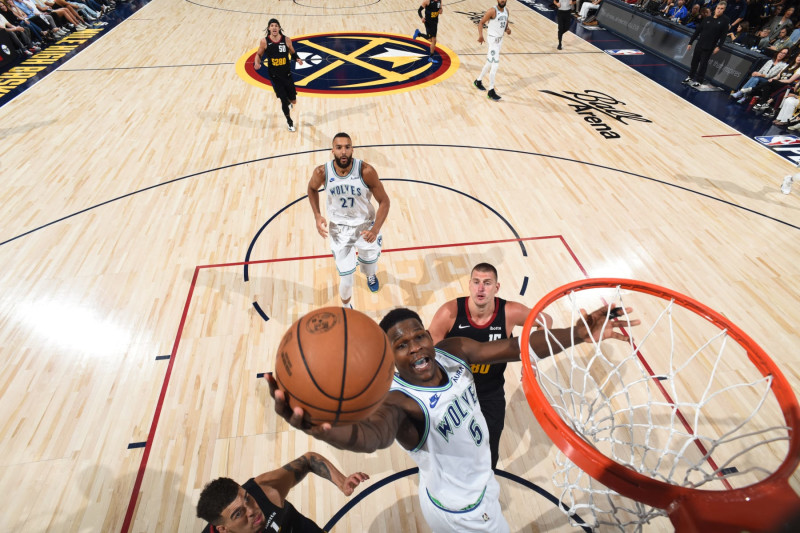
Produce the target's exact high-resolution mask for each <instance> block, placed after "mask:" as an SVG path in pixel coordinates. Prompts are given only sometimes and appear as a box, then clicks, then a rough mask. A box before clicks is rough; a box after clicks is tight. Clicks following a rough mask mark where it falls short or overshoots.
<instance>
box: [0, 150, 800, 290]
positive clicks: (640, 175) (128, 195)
mask: <svg viewBox="0 0 800 533" xmlns="http://www.w3.org/2000/svg"><path fill="white" fill-rule="evenodd" d="M357 148H437V149H441V148H463V149H467V150H488V151H493V152H505V153H510V154H521V155H531V156H535V157H545V158H548V159H555V160H558V161H566V162H569V163H577V164H580V165H586V166H590V167H596V168H602V169H604V170H610V171H611V172H616V173H619V174H623V175H626V176H632V177H635V178H640V179H643V180H647V181H652V182H654V183H660V184H661V185H666V186H667V187H672V188H674V189H678V190H682V191H685V192H688V193H692V194H696V195H698V196H702V197H704V198H708V199H709V200H714V201H716V202H720V203H722V204H725V205H727V206H730V207H733V208H735V209H740V210H742V211H745V212H747V213H751V214H754V215H757V216H759V217H762V218H766V219H768V220H772V221H773V222H777V223H779V224H783V225H784V226H787V227H790V228H793V229H798V230H800V226H796V225H794V224H791V223H789V222H786V221H785V220H781V219H779V218H776V217H773V216H770V215H767V214H766V213H762V212H760V211H756V210H755V209H750V208H749V207H744V206H742V205H739V204H736V203H733V202H730V201H728V200H723V199H722V198H717V197H715V196H712V195H710V194H707V193H704V192H699V191H695V190H692V189H690V188H688V187H684V186H683V185H677V184H674V183H668V182H666V181H663V180H659V179H656V178H651V177H649V176H645V175H643V174H637V173H635V172H630V171H628V170H621V169H618V168H614V167H609V166H607V165H600V164H598V163H592V162H590V161H581V160H579V159H570V158H568V157H562V156H556V155H548V154H540V153H538V152H528V151H525V150H512V149H508V148H493V147H489V146H466V145H458V144H428V143H401V144H367V145H360V146H357ZM328 151H330V148H320V149H316V150H303V151H300V152H293V153H289V154H279V155H272V156H267V157H260V158H258V159H251V160H250V161H242V162H239V163H231V164H229V165H223V166H221V167H217V168H212V169H208V170H201V171H199V172H195V173H193V174H187V175H186V176H181V177H179V178H175V179H171V180H168V181H165V182H163V183H157V184H155V185H150V186H149V187H145V188H143V189H139V190H136V191H133V192H129V193H127V194H123V195H122V196H117V197H116V198H112V199H110V200H106V201H105V202H101V203H99V204H95V205H93V206H91V207H87V208H85V209H81V210H80V211H76V212H75V213H72V214H70V215H66V216H63V217H61V218H58V219H56V220H53V221H52V222H48V223H46V224H42V225H41V226H38V227H36V228H33V229H31V230H28V231H26V232H24V233H20V234H19V235H16V236H14V237H11V238H9V239H6V240H4V241H0V246H3V245H4V244H8V243H10V242H13V241H15V240H17V239H21V238H22V237H25V236H27V235H30V234H31V233H35V232H37V231H39V230H42V229H44V228H46V227H49V226H52V225H54V224H57V223H59V222H63V221H65V220H68V219H70V218H72V217H75V216H78V215H81V214H83V213H87V212H89V211H91V210H92V209H97V208H98V207H102V206H105V205H108V204H111V203H114V202H116V201H119V200H122V199H124V198H129V197H131V196H134V195H136V194H140V193H143V192H145V191H150V190H153V189H156V188H158V187H163V186H166V185H170V184H173V183H175V182H178V181H182V180H185V179H189V178H195V177H198V176H203V175H205V174H211V173H214V172H218V171H220V170H225V169H228V168H235V167H239V166H242V165H249V164H252V163H258V162H260V161H268V160H270V159H279V158H282V157H293V156H296V155H303V154H313V153H317V152H328ZM398 181H399V180H398ZM405 181H413V180H405ZM436 185H437V186H438V187H443V188H448V187H446V186H444V185H439V184H436ZM452 190H454V191H455V189H452ZM456 192H458V191H456ZM460 194H461V193H460ZM300 200H302V198H299V199H297V200H295V201H294V202H292V204H289V205H287V206H286V207H284V208H282V209H281V211H279V212H278V213H276V214H275V215H273V217H272V218H271V219H270V220H272V219H273V218H275V216H277V215H278V214H280V213H281V212H282V211H284V210H285V209H287V208H288V207H290V206H291V205H293V204H294V203H297V202H299V201H300ZM245 281H246V280H245Z"/></svg>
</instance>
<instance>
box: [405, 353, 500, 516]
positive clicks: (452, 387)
mask: <svg viewBox="0 0 800 533" xmlns="http://www.w3.org/2000/svg"><path fill="white" fill-rule="evenodd" d="M436 364H438V365H439V366H440V367H441V368H442V369H443V370H444V371H445V373H446V374H447V377H448V379H447V383H445V384H444V385H442V386H441V387H417V386H415V385H411V384H409V383H406V382H405V381H403V380H402V379H401V378H400V376H399V375H397V374H395V376H394V380H393V381H392V386H391V390H396V391H400V392H402V393H403V394H405V395H407V396H409V397H411V398H413V399H415V400H416V401H417V403H418V404H419V405H420V407H421V408H422V412H423V413H424V414H425V430H424V433H423V435H422V438H421V439H420V443H419V444H418V445H417V447H416V448H414V449H413V450H408V453H409V455H410V456H411V458H412V459H413V460H414V461H415V462H416V463H417V466H419V476H420V478H421V482H422V484H424V486H425V487H426V488H427V491H428V494H427V495H425V494H420V498H425V497H429V498H430V499H431V501H433V502H434V504H436V505H437V507H440V508H442V509H445V510H448V511H454V512H459V511H468V510H469V509H470V508H471V507H474V506H476V505H477V504H478V503H480V501H481V499H482V497H483V493H484V490H485V489H486V484H487V483H488V482H489V479H490V478H491V477H492V476H493V475H494V473H493V472H492V466H491V462H492V459H491V452H490V451H489V431H488V429H487V427H486V420H485V419H484V418H483V414H482V413H481V409H480V405H479V404H478V394H477V393H476V392H475V382H474V381H473V379H472V372H470V367H469V365H468V364H467V363H465V362H464V361H462V360H461V359H459V358H457V357H455V356H453V355H451V354H449V353H447V352H445V351H443V350H439V349H436Z"/></svg>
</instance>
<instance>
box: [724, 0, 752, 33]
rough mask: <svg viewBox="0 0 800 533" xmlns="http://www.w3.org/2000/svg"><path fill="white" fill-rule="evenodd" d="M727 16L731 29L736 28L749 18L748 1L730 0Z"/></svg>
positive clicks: (726, 11) (726, 10) (726, 9)
mask: <svg viewBox="0 0 800 533" xmlns="http://www.w3.org/2000/svg"><path fill="white" fill-rule="evenodd" d="M725 16H726V17H728V19H729V20H730V21H731V29H734V28H736V27H737V26H738V25H739V23H740V22H742V21H743V20H744V18H745V17H746V16H747V0H728V7H727V8H725ZM748 26H749V24H748Z"/></svg>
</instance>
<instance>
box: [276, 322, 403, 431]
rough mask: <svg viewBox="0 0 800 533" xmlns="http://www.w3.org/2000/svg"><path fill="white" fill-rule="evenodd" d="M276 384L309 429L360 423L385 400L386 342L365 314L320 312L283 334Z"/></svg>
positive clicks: (390, 366) (390, 368) (389, 365)
mask: <svg viewBox="0 0 800 533" xmlns="http://www.w3.org/2000/svg"><path fill="white" fill-rule="evenodd" d="M276 359H277V360H276V363H275V380H276V381H277V382H278V386H279V387H280V388H281V390H283V391H284V392H285V393H286V396H287V398H288V400H289V405H290V406H291V407H292V408H294V407H302V408H303V410H304V411H305V412H306V414H307V416H308V417H309V419H310V422H311V423H312V424H321V423H323V422H330V423H331V424H332V425H343V424H348V423H352V422H357V421H359V420H363V419H364V418H366V417H367V416H369V415H370V414H371V413H372V412H373V411H374V410H375V409H376V408H377V407H378V406H379V405H380V404H381V402H382V401H383V398H384V396H386V393H387V392H388V391H389V386H390V384H391V381H392V376H393V374H394V355H393V354H392V349H391V346H390V345H389V339H388V338H387V337H386V334H385V333H384V332H383V330H382V329H381V328H380V326H378V324H377V323H376V322H375V321H374V320H372V319H371V318H369V317H368V316H367V315H365V314H364V313H360V312H358V311H355V310H353V309H345V308H342V307H323V308H322V309H317V310H315V311H312V312H310V313H308V314H307V315H305V316H303V317H301V318H300V320H298V321H297V322H295V323H294V324H292V326H291V327H290V328H289V330H288V331H287V332H286V333H285V334H284V335H283V339H281V343H280V346H279V347H278V356H277V358H276Z"/></svg>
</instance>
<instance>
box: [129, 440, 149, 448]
mask: <svg viewBox="0 0 800 533" xmlns="http://www.w3.org/2000/svg"><path fill="white" fill-rule="evenodd" d="M145 446H147V442H131V443H130V444H128V449H129V450H133V449H136V448H144V447H145Z"/></svg>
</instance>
